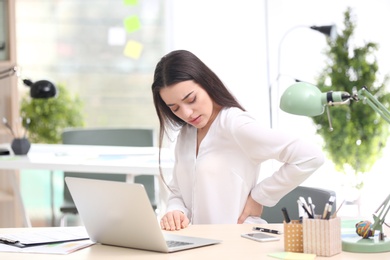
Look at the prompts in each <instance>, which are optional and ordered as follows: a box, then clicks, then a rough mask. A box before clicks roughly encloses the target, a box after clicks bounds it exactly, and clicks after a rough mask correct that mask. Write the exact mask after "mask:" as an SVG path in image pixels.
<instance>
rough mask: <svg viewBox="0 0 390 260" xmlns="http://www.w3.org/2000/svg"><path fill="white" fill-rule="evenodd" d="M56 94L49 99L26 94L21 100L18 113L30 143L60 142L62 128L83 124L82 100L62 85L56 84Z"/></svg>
mask: <svg viewBox="0 0 390 260" xmlns="http://www.w3.org/2000/svg"><path fill="white" fill-rule="evenodd" d="M57 92H58V94H57V96H56V97H54V98H49V99H32V98H30V97H29V96H28V95H26V96H24V97H23V98H22V101H21V106H20V114H21V116H22V117H23V118H26V119H27V118H28V119H29V120H28V121H29V124H28V123H27V120H23V126H24V127H25V129H27V130H28V138H29V140H30V142H32V143H48V144H56V143H61V141H62V140H61V134H62V131H63V129H64V128H67V127H80V126H83V125H84V116H83V113H82V107H83V105H82V102H81V100H80V99H79V97H78V96H77V95H73V96H72V95H71V94H70V92H69V91H68V90H67V89H66V88H65V87H64V86H63V85H60V84H59V85H58V86H57Z"/></svg>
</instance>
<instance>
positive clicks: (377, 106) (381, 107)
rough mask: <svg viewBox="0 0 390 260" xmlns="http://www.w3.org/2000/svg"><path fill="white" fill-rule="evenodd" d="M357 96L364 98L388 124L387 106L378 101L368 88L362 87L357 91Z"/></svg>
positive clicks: (389, 113)
mask: <svg viewBox="0 0 390 260" xmlns="http://www.w3.org/2000/svg"><path fill="white" fill-rule="evenodd" d="M357 97H358V98H359V99H362V100H365V101H366V102H367V104H368V105H369V106H370V107H371V108H372V109H374V110H375V111H376V112H377V113H378V114H379V115H380V116H381V117H382V118H383V119H384V120H386V121H387V123H389V124H390V112H389V110H387V108H386V107H385V106H384V105H383V104H382V103H380V102H379V101H378V100H377V99H376V98H375V97H374V96H373V95H372V94H371V93H370V92H369V91H368V90H367V88H366V87H363V88H362V89H361V90H359V91H358V93H357Z"/></svg>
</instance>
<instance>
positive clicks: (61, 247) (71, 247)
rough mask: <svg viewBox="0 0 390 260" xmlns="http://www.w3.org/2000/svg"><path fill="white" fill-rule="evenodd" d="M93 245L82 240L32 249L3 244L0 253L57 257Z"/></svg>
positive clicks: (0, 246) (0, 245)
mask: <svg viewBox="0 0 390 260" xmlns="http://www.w3.org/2000/svg"><path fill="white" fill-rule="evenodd" d="M93 244H95V243H94V242H92V241H91V240H89V239H88V240H82V241H74V242H66V243H58V244H50V245H42V246H32V247H25V248H20V247H15V246H9V245H5V244H0V252H9V253H36V254H58V255H67V254H70V253H72V252H75V251H77V250H80V249H83V248H86V247H89V246H91V245H93Z"/></svg>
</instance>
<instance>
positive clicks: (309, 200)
mask: <svg viewBox="0 0 390 260" xmlns="http://www.w3.org/2000/svg"><path fill="white" fill-rule="evenodd" d="M307 201H308V203H309V207H310V211H311V214H312V215H313V218H315V216H316V214H315V212H314V207H315V206H314V204H313V201H312V200H311V197H308V198H307Z"/></svg>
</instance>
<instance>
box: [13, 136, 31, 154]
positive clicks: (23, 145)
mask: <svg viewBox="0 0 390 260" xmlns="http://www.w3.org/2000/svg"><path fill="white" fill-rule="evenodd" d="M30 147H31V144H30V141H29V140H28V139H27V138H15V139H14V140H12V143H11V148H12V151H14V154H16V155H24V154H27V153H28V151H29V150H30Z"/></svg>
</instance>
